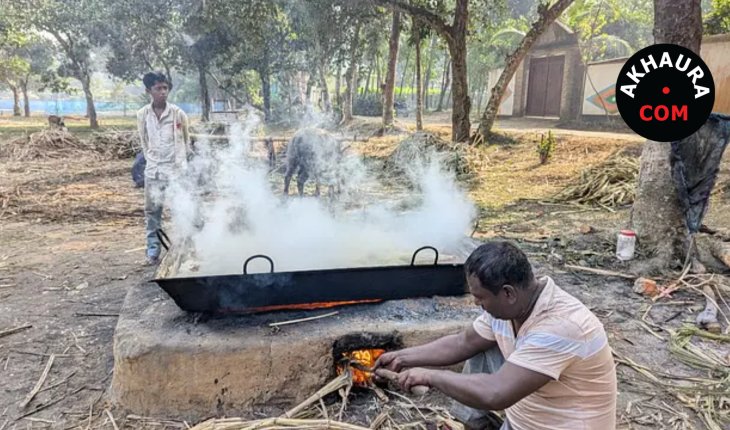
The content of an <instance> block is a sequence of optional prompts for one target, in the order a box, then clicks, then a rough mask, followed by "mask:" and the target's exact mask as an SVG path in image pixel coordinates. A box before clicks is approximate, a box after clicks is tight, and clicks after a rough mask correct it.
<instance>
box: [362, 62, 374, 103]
mask: <svg viewBox="0 0 730 430" xmlns="http://www.w3.org/2000/svg"><path fill="white" fill-rule="evenodd" d="M372 77H373V65H372V64H370V67H369V68H368V77H367V79H365V89H364V90H363V97H367V95H368V93H369V92H370V78H372Z"/></svg>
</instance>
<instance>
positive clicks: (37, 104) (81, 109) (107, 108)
mask: <svg viewBox="0 0 730 430" xmlns="http://www.w3.org/2000/svg"><path fill="white" fill-rule="evenodd" d="M175 104H176V105H177V106H180V108H181V109H182V110H183V111H184V112H185V113H187V114H200V113H201V108H200V104H199V103H175ZM125 106H126V112H127V115H128V116H133V115H134V113H135V112H136V111H137V110H138V109H139V108H141V107H142V104H141V103H117V102H102V101H97V102H94V107H95V108H96V112H97V113H105V112H114V113H122V112H124V111H125ZM21 109H22V102H21ZM12 110H13V101H12V100H0V111H12ZM30 110H31V112H44V113H46V114H47V115H86V100H83V99H74V100H59V101H55V100H31V101H30Z"/></svg>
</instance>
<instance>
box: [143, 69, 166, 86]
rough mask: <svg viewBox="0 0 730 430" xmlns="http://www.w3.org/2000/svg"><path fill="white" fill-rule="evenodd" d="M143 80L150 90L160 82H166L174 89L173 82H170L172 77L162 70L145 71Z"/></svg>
mask: <svg viewBox="0 0 730 430" xmlns="http://www.w3.org/2000/svg"><path fill="white" fill-rule="evenodd" d="M142 82H144V86H145V88H147V89H148V90H149V89H151V88H152V87H154V86H155V84H156V83H158V82H164V83H166V84H167V86H168V87H170V89H172V82H170V79H169V78H168V77H167V76H166V75H165V74H164V73H162V72H149V73H145V75H144V76H143V77H142Z"/></svg>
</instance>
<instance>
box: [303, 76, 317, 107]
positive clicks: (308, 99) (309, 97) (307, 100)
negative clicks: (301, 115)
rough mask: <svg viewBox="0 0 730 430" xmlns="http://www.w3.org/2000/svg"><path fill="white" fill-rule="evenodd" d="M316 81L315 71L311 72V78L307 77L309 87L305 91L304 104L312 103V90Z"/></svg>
mask: <svg viewBox="0 0 730 430" xmlns="http://www.w3.org/2000/svg"><path fill="white" fill-rule="evenodd" d="M315 82H316V79H315V77H314V73H310V74H309V79H307V84H306V85H307V89H306V91H305V94H306V95H305V96H304V98H305V101H304V104H305V105H307V104H312V90H313V89H314V83H315Z"/></svg>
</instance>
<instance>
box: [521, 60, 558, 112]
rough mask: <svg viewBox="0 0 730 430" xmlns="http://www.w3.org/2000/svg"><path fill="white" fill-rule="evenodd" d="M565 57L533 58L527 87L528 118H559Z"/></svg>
mask: <svg viewBox="0 0 730 430" xmlns="http://www.w3.org/2000/svg"><path fill="white" fill-rule="evenodd" d="M564 67H565V56H562V55H558V56H553V57H544V58H533V59H532V60H531V61H530V76H529V80H528V87H527V108H526V114H527V115H529V116H560V99H561V98H562V94H563V71H564Z"/></svg>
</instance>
